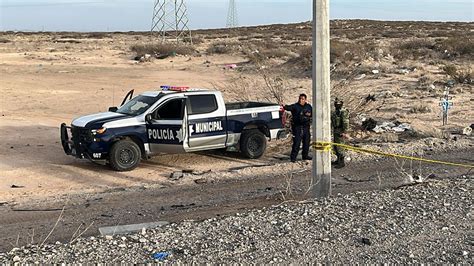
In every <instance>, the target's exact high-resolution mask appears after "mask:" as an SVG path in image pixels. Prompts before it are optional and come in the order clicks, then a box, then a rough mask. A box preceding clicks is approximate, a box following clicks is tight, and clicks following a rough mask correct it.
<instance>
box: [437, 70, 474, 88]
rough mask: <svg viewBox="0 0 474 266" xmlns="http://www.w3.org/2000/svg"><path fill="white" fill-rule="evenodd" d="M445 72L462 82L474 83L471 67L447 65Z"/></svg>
mask: <svg viewBox="0 0 474 266" xmlns="http://www.w3.org/2000/svg"><path fill="white" fill-rule="evenodd" d="M443 71H444V73H446V75H448V76H449V77H451V78H452V79H454V80H455V81H456V82H458V83H461V84H474V75H473V73H472V69H471V68H467V69H458V68H457V67H456V66H455V65H445V66H444V67H443Z"/></svg>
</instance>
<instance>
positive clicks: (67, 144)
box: [60, 123, 77, 156]
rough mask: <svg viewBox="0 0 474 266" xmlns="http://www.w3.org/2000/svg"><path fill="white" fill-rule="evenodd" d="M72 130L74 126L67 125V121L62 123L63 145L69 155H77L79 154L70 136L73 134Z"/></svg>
mask: <svg viewBox="0 0 474 266" xmlns="http://www.w3.org/2000/svg"><path fill="white" fill-rule="evenodd" d="M71 130H72V128H71V127H69V126H67V125H66V124H65V123H62V124H61V131H60V132H61V145H62V146H63V149H64V152H65V153H66V154H67V155H73V156H75V155H76V154H77V152H76V147H75V146H74V142H73V141H72V140H71V138H69V136H70V135H72V132H71Z"/></svg>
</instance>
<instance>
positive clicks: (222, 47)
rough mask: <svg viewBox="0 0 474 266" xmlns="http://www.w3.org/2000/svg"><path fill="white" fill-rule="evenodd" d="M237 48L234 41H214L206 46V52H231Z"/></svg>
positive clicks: (237, 45)
mask: <svg viewBox="0 0 474 266" xmlns="http://www.w3.org/2000/svg"><path fill="white" fill-rule="evenodd" d="M238 50H239V44H238V43H235V42H214V43H212V44H211V45H210V46H209V47H208V48H207V50H206V51H207V53H208V54H232V53H235V52H236V51H238Z"/></svg>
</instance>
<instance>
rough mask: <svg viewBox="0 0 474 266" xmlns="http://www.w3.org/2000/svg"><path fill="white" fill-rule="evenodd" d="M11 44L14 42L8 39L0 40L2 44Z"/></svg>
mask: <svg viewBox="0 0 474 266" xmlns="http://www.w3.org/2000/svg"><path fill="white" fill-rule="evenodd" d="M9 42H12V41H10V40H9V39H6V38H0V43H9Z"/></svg>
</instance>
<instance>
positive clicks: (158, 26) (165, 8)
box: [151, 0, 192, 43]
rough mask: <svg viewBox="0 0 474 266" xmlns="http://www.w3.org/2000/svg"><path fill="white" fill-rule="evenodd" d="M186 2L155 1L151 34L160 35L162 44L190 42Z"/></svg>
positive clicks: (174, 0)
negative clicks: (168, 41)
mask: <svg viewBox="0 0 474 266" xmlns="http://www.w3.org/2000/svg"><path fill="white" fill-rule="evenodd" d="M188 23H189V19H188V14H187V8H186V3H185V0H155V4H154V8H153V19H152V24H151V34H152V36H153V35H158V36H159V37H160V38H161V40H162V42H164V41H166V40H168V39H169V40H174V41H176V42H182V41H186V42H190V43H192V39H191V30H190V29H189V27H188Z"/></svg>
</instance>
